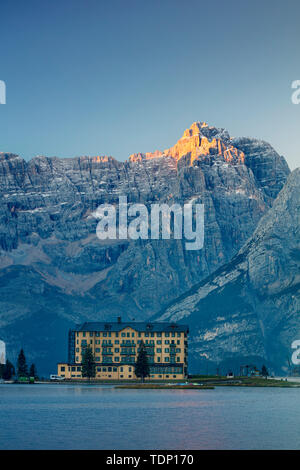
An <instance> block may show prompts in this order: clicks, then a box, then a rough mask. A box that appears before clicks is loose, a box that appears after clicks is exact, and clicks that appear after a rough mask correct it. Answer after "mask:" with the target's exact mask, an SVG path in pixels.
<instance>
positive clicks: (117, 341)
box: [76, 339, 180, 347]
mask: <svg viewBox="0 0 300 470" xmlns="http://www.w3.org/2000/svg"><path fill="white" fill-rule="evenodd" d="M140 343H141V340H138V341H137V344H140ZM76 344H77V345H78V344H79V340H78V339H77V340H76ZM87 344H88V343H87V340H86V339H82V340H81V346H87ZM89 344H93V340H92V339H91V340H90V342H89ZM95 344H97V345H100V344H101V342H100V340H99V339H96V340H95ZM114 344H117V345H119V346H121V347H136V344H135V343H134V341H132V342H131V343H120V342H119V340H118V339H116V340H115V341H114ZM160 344H163V343H162V340H161V339H158V340H157V341H156V342H154V341H153V340H149V342H148V340H146V341H145V346H146V347H147V346H153V347H154V346H155V345H160ZM164 344H170V345H172V344H173V345H174V346H175V340H171V342H170V340H169V339H165V341H164ZM178 344H180V340H177V345H178ZM102 346H103V347H105V346H113V343H112V341H110V340H109V341H104V340H103V341H102Z"/></svg>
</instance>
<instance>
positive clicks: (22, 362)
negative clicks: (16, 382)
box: [17, 349, 28, 377]
mask: <svg viewBox="0 0 300 470" xmlns="http://www.w3.org/2000/svg"><path fill="white" fill-rule="evenodd" d="M17 370H18V377H27V376H28V367H27V363H26V358H25V354H24V351H23V349H21V351H20V353H19V356H18V363H17Z"/></svg>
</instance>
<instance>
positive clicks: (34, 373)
mask: <svg viewBox="0 0 300 470" xmlns="http://www.w3.org/2000/svg"><path fill="white" fill-rule="evenodd" d="M29 377H34V378H37V371H36V367H35V364H31V366H30V369H29Z"/></svg>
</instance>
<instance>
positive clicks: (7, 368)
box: [2, 359, 15, 380]
mask: <svg viewBox="0 0 300 470" xmlns="http://www.w3.org/2000/svg"><path fill="white" fill-rule="evenodd" d="M14 375H15V368H14V366H13V364H12V363H11V362H10V361H9V360H8V359H7V360H6V363H5V365H4V368H3V372H2V378H3V379H4V380H11V378H12V377H13V376H14Z"/></svg>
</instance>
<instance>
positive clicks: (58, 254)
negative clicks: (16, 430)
mask: <svg viewBox="0 0 300 470" xmlns="http://www.w3.org/2000/svg"><path fill="white" fill-rule="evenodd" d="M288 174H289V169H288V166H287V164H286V162H285V160H284V158H283V157H280V156H279V155H278V154H277V153H276V152H275V150H274V149H273V148H272V147H271V146H270V145H269V144H267V143H265V142H262V141H257V140H255V139H248V138H247V139H246V138H241V139H232V138H231V137H230V136H229V134H228V132H227V131H225V130H224V129H218V128H215V127H211V126H208V125H207V124H205V123H201V122H197V123H194V124H193V125H192V126H191V128H190V129H187V130H186V131H185V132H184V135H183V137H182V138H181V139H180V140H179V141H178V142H177V144H175V145H174V147H172V148H170V149H167V150H165V151H163V152H160V151H156V152H154V153H146V154H135V155H131V156H130V157H129V160H128V161H126V162H118V161H116V160H115V159H114V158H112V157H107V156H101V157H100V156H96V157H89V156H85V157H78V158H56V157H53V158H46V157H43V156H38V157H35V158H33V159H32V160H30V161H29V162H26V161H24V160H23V159H22V158H20V157H19V156H17V155H13V154H3V153H2V154H0V195H1V198H0V293H1V296H0V331H1V336H2V337H3V339H5V340H6V341H7V342H8V347H9V348H10V349H11V351H13V354H15V353H16V351H17V349H18V348H19V347H20V343H21V342H22V343H23V345H24V347H27V345H28V347H27V349H28V350H29V354H31V355H32V358H34V354H33V351H37V350H39V354H40V362H42V361H43V360H44V359H45V358H47V360H48V358H49V357H50V356H51V357H53V366H52V363H51V367H54V364H55V361H56V360H61V359H62V354H63V353H62V348H63V347H64V345H65V328H67V327H68V326H69V325H72V324H73V323H74V322H79V321H83V320H93V319H99V320H100V319H105V318H111V317H116V316H118V315H122V316H123V317H124V318H135V319H136V320H138V319H144V318H146V317H149V316H151V315H153V314H154V313H155V312H157V311H159V310H160V309H161V308H162V307H163V306H165V305H167V304H168V303H169V302H170V301H172V300H173V299H174V298H176V297H178V296H179V295H181V294H183V293H184V292H186V291H187V290H188V289H189V288H191V287H192V286H193V285H195V284H196V283H197V282H199V281H201V280H202V279H203V278H205V277H207V276H208V275H209V274H211V273H213V272H214V271H215V270H216V269H217V268H218V267H220V266H221V265H223V264H224V263H226V262H228V261H229V260H230V259H231V258H232V257H233V256H234V255H235V254H236V253H237V251H238V250H239V249H240V248H241V246H242V245H243V244H244V243H245V241H246V240H247V239H248V238H249V237H250V236H251V235H252V233H253V231H254V230H255V228H256V226H257V224H258V222H259V220H260V218H261V217H262V216H263V215H264V214H265V213H266V212H267V211H268V209H269V208H270V207H271V206H272V203H273V200H274V198H275V197H276V196H277V194H278V192H279V191H280V189H281V188H282V186H283V185H284V183H285V181H286V178H287V176H288ZM120 195H127V198H128V202H129V203H134V202H141V203H144V204H146V205H147V206H148V207H149V206H150V204H151V203H154V202H159V203H163V202H167V203H173V202H179V203H181V204H184V203H186V202H189V201H191V200H193V201H194V202H199V203H200V202H202V203H203V204H204V206H205V242H204V247H203V249H202V250H199V251H186V250H185V241H184V240H143V241H142V240H137V241H130V240H115V241H111V240H107V241H100V240H98V238H97V237H96V235H95V232H96V224H97V221H96V220H95V219H94V218H93V217H92V216H91V214H92V213H93V211H95V209H96V208H97V207H98V206H99V205H100V204H102V203H104V202H105V203H111V204H117V203H118V198H119V196H120ZM32 325H35V326H36V327H38V330H37V331H38V334H35V333H34V332H33V329H32ZM58 326H59V329H60V331H61V330H64V331H63V333H62V335H64V338H63V340H62V338H61V340H60V339H59V340H58V341H57V328H58ZM29 332H31V335H30V336H29ZM60 341H61V342H60ZM62 341H63V342H62ZM37 342H38V347H37ZM52 349H54V350H55V353H53V351H52ZM58 356H60V357H58ZM64 356H65V354H63V357H64ZM35 360H37V361H38V359H36V358H35ZM54 370H55V369H54Z"/></svg>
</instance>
